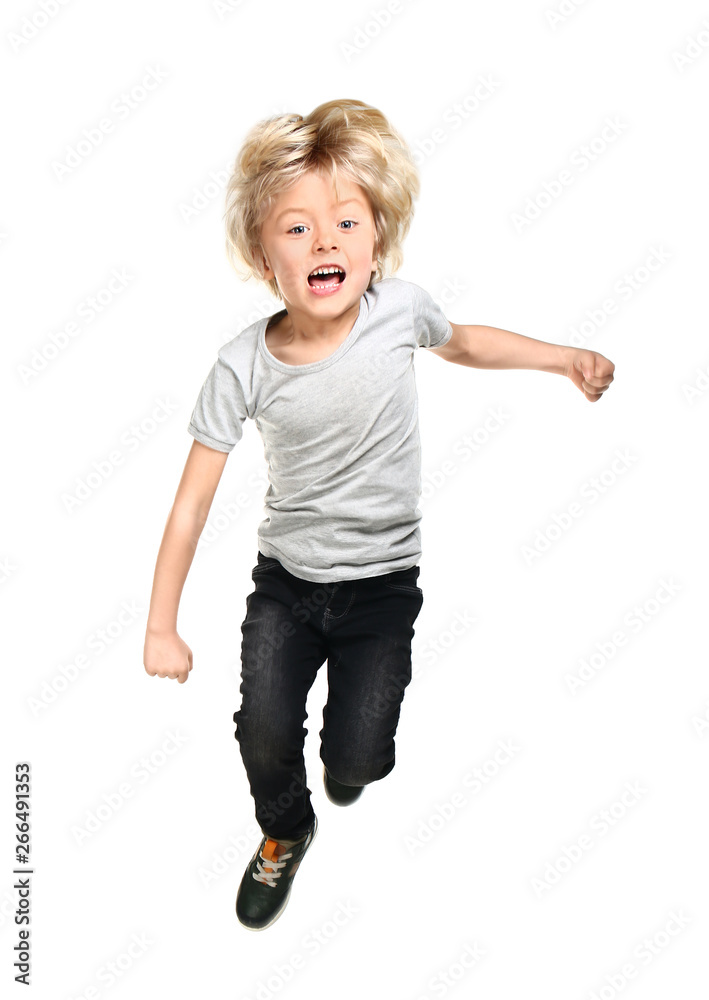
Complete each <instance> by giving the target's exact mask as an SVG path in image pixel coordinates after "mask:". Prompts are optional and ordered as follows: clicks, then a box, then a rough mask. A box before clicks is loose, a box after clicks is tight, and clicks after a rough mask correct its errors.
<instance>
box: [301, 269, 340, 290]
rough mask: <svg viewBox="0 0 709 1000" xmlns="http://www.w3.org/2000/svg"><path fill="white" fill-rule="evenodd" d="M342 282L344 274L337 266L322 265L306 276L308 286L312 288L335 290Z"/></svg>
mask: <svg viewBox="0 0 709 1000" xmlns="http://www.w3.org/2000/svg"><path fill="white" fill-rule="evenodd" d="M344 280H345V272H344V270H343V269H342V268H341V267H340V266H339V264H324V265H323V266H321V267H316V268H314V269H313V270H312V271H311V272H310V274H309V275H308V284H309V285H310V286H311V287H313V288H323V289H325V288H336V287H337V286H338V285H341V284H342V282H343V281H344Z"/></svg>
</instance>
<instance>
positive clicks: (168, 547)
mask: <svg viewBox="0 0 709 1000" xmlns="http://www.w3.org/2000/svg"><path fill="white" fill-rule="evenodd" d="M228 457H229V453H228V452H223V451H216V450H215V449H214V448H208V447H207V446H206V445H203V444H201V443H200V442H199V441H193V443H192V448H191V449H190V453H189V455H188V456H187V462H186V463H185V468H184V471H183V473H182V478H181V480H180V484H179V486H178V488H177V494H176V496H175V502H174V503H173V505H172V508H171V509H170V513H169V515H168V518H167V524H166V526H165V532H164V534H163V538H162V543H161V545H160V550H159V552H158V558H157V563H156V566H155V575H154V577H153V592H152V595H151V598H150V610H149V612H148V624H147V628H146V634H145V647H144V650H143V663H144V666H145V669H146V671H147V673H148V674H150V676H151V677H154V676H155V675H156V674H157V675H158V676H159V677H171V678H173V679H175V678H177V679H178V680H179V682H180V684H182V683H184V682H185V681H186V680H187V677H188V672H189V671H190V670H191V669H192V651H191V650H190V649H189V647H188V646H187V644H186V643H185V642H183V640H182V639H181V638H180V636H179V635H178V634H177V611H178V607H179V603H180V597H181V595H182V588H183V587H184V584H185V580H186V579H187V573H188V572H189V569H190V566H191V565H192V560H193V558H194V553H195V550H196V548H197V543H198V541H199V537H200V535H201V534H202V529H203V528H204V525H205V522H206V520H207V517H208V515H209V510H210V507H211V506H212V500H213V499H214V494H215V492H216V489H217V486H218V485H219V480H220V478H221V474H222V471H223V469H224V465H225V464H226V460H227V458H228Z"/></svg>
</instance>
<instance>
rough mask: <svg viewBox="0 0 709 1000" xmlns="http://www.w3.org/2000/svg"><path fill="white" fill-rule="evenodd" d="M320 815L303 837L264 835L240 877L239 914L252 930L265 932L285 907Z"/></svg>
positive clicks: (244, 923) (237, 905)
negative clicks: (274, 837) (288, 838)
mask: <svg viewBox="0 0 709 1000" xmlns="http://www.w3.org/2000/svg"><path fill="white" fill-rule="evenodd" d="M317 830H318V818H317V816H315V817H314V819H313V825H312V826H311V827H310V829H309V830H308V833H307V834H306V836H305V837H304V838H303V839H302V840H298V841H295V842H294V841H292V840H286V841H285V842H279V841H277V840H273V839H272V838H271V837H266V836H264V838H263V840H262V841H261V843H260V844H259V846H258V848H257V849H256V853H255V854H254V856H253V858H252V859H251V861H250V863H249V865H248V867H247V869H246V871H245V872H244V876H243V878H242V879H241V885H240V886H239V891H238V893H237V894H236V915H237V917H238V918H239V920H240V921H241V923H242V924H243V925H244V927H248V928H249V930H252V931H263V930H265V929H266V928H267V927H270V926H271V924H272V923H274V922H275V921H276V920H278V918H279V917H280V915H281V914H282V913H283V911H284V910H285V908H286V904H287V903H288V898H289V896H290V891H291V888H292V886H293V876H294V875H295V873H296V872H297V870H298V868H299V866H300V862H301V861H302V860H303V855H304V854H305V852H306V851H307V849H308V848H309V847H310V845H311V844H312V842H313V840H314V839H315V835H316V833H317Z"/></svg>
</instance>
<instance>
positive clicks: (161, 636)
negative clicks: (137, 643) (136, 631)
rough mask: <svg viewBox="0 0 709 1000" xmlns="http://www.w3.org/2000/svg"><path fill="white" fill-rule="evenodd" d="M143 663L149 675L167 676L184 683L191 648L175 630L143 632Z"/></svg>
mask: <svg viewBox="0 0 709 1000" xmlns="http://www.w3.org/2000/svg"><path fill="white" fill-rule="evenodd" d="M143 665H144V666H145V670H146V672H147V673H149V674H150V676H151V677H155V675H156V674H157V676H158V677H169V678H170V679H171V680H175V679H177V681H178V682H179V683H180V684H184V683H185V681H186V680H187V678H188V677H189V672H190V670H191V669H192V650H191V649H190V647H189V646H188V645H187V643H186V642H184V641H183V640H182V639H181V638H180V637H179V635H178V634H177V632H152V631H151V630H150V629H148V631H147V632H146V633H145V647H144V649H143Z"/></svg>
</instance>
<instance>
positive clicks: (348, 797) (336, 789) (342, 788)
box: [323, 767, 364, 806]
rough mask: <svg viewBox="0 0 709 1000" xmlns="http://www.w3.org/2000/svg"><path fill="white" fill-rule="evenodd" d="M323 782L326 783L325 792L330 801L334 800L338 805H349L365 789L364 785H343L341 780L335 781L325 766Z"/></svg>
mask: <svg viewBox="0 0 709 1000" xmlns="http://www.w3.org/2000/svg"><path fill="white" fill-rule="evenodd" d="M323 782H324V783H325V794H326V795H327V797H328V798H329V800H330V802H334V803H335V805H337V806H348V805H349V804H350V803H351V802H355V801H356V800H357V799H358V798H359V797H360V795H361V794H362V792H363V791H364V785H343V784H342V783H341V782H339V781H335V779H334V778H333V777H332V775H331V774H330V772H329V771H328V769H327V768H326V767H323Z"/></svg>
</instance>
